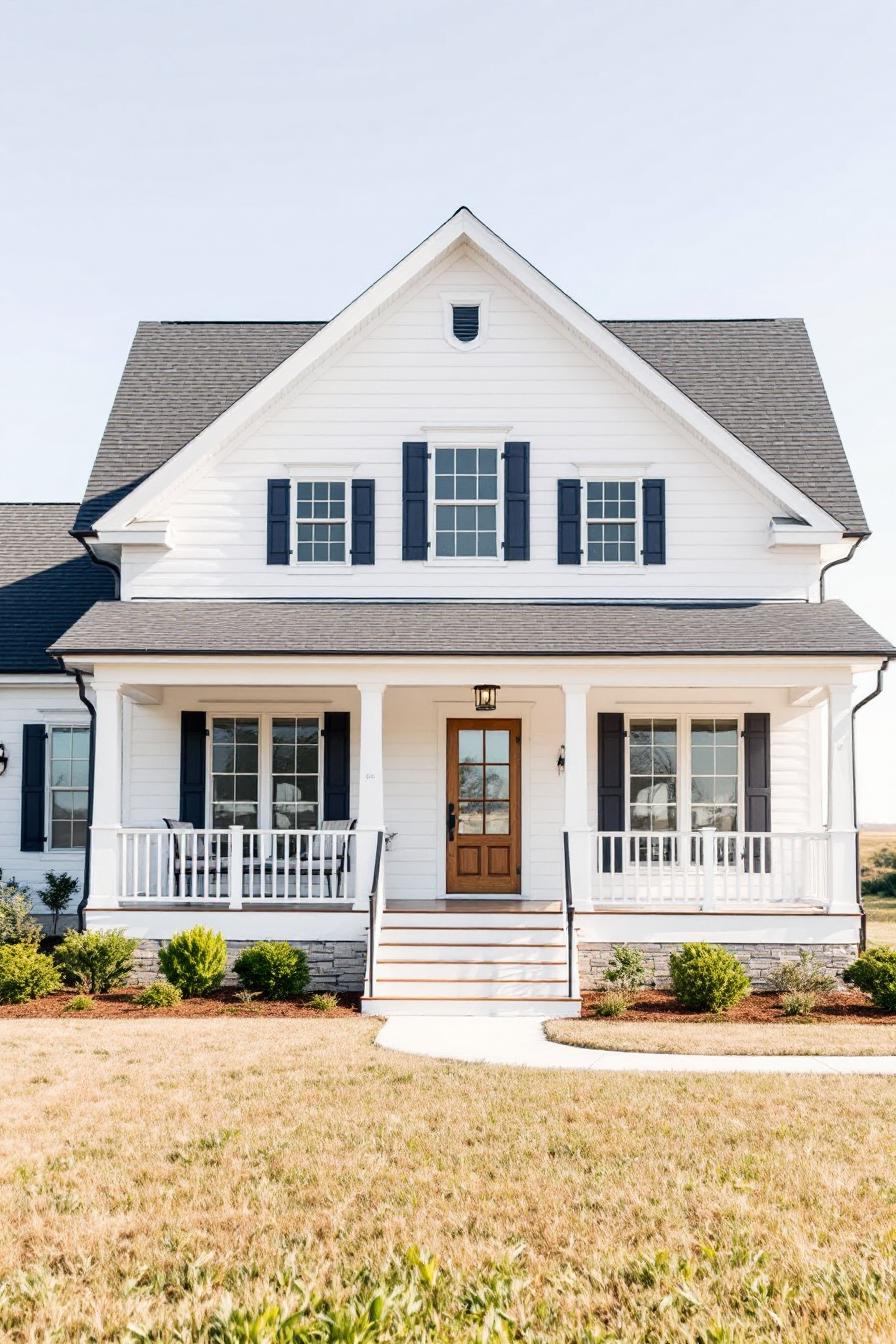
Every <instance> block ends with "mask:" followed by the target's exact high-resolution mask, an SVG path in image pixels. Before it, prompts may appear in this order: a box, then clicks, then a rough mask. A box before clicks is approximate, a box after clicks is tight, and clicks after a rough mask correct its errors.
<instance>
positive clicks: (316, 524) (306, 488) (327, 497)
mask: <svg viewBox="0 0 896 1344" xmlns="http://www.w3.org/2000/svg"><path fill="white" fill-rule="evenodd" d="M294 489H295V528H296V561H297V563H298V564H300V565H301V564H340V565H344V564H345V560H346V535H347V531H346V529H347V525H348V504H347V491H346V483H345V481H296V482H295V487H294Z"/></svg>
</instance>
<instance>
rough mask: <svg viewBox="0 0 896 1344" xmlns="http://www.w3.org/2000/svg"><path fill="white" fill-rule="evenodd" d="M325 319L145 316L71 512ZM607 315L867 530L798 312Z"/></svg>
mask: <svg viewBox="0 0 896 1344" xmlns="http://www.w3.org/2000/svg"><path fill="white" fill-rule="evenodd" d="M325 325H326V324H325V323H323V322H141V323H140V325H139V326H138V328H137V332H136V335H135V337H134V342H133V345H132V346H131V351H130V354H129V355H128V360H127V363H126V365H125V369H124V373H123V374H122V378H121V383H120V385H119V388H118V392H117V394H116V397H115V401H114V403H113V405H112V411H111V414H110V416H109V421H108V424H107V425H106V429H105V432H104V434H103V438H102V441H101V443H100V448H99V452H98V453H97V457H96V461H95V463H94V466H93V470H92V472H91V474H90V480H89V482H88V485H87V491H86V493H85V496H84V502H83V504H82V505H81V508H80V510H79V512H78V518H77V528H78V530H79V531H89V530H90V528H91V527H92V526H93V524H94V523H95V522H96V520H97V519H98V518H99V517H101V515H102V514H103V513H105V512H106V511H107V510H108V509H110V508H111V507H112V505H113V504H115V503H117V501H118V500H119V499H121V498H122V497H123V496H124V495H126V494H127V493H128V491H129V490H132V489H133V488H134V487H135V486H136V485H139V483H140V482H141V481H142V480H143V479H144V478H145V477H146V476H148V475H149V474H150V473H151V472H153V471H155V470H156V468H157V467H160V466H161V465H162V464H163V463H164V462H167V461H168V459H169V458H171V457H173V456H174V454H175V453H176V452H178V450H179V449H180V448H182V447H183V446H184V444H186V443H188V442H189V441H190V440H191V439H192V438H195V436H196V435H197V434H198V433H199V432H200V430H202V429H204V428H205V427H206V425H209V424H210V423H211V422H212V421H213V420H215V419H217V417H218V416H219V415H220V414H221V413H222V412H223V411H225V410H226V409H227V408H228V406H231V405H232V404H233V403H234V402H235V401H237V400H239V398H240V397H241V396H243V395H244V394H245V393H246V392H248V391H249V389H250V388H251V387H254V386H255V384H256V383H258V382H260V380H261V379H262V378H264V377H265V376H266V375H267V374H268V373H270V372H271V371H272V370H273V369H275V368H276V367H277V365H278V364H281V363H282V362H283V360H284V359H286V358H288V356H289V355H291V354H293V353H294V352H295V351H296V350H298V348H299V346H301V345H304V344H305V342H306V341H307V340H309V339H310V337H312V336H313V335H314V334H315V333H316V332H317V331H319V330H320V329H321V327H323V326H325ZM604 325H605V326H606V327H607V328H608V330H610V331H611V332H613V334H614V335H616V336H618V337H619V339H620V340H622V341H624V342H625V343H626V345H628V346H630V347H631V349H632V350H634V351H635V353H636V354H638V355H640V356H641V357H642V358H643V359H645V360H646V361H647V362H648V363H649V364H651V365H653V367H654V368H656V369H657V370H658V371H659V372H660V373H662V374H663V375H664V376H665V377H666V378H668V379H669V380H670V382H672V383H674V384H675V385H676V386H677V387H678V388H679V389H680V390H681V391H682V392H684V393H685V394H686V396H688V397H690V399H691V400H692V401H694V402H696V403H697V405H698V406H700V407H702V408H703V410H705V411H707V412H708V413H709V414H710V415H711V416H713V418H714V419H716V420H718V421H719V423H721V424H723V425H724V426H725V428H726V429H728V430H730V431H731V433H732V434H734V435H736V437H737V438H739V439H740V440H741V441H742V442H743V443H744V444H745V445H746V446H747V447H748V448H750V449H752V451H753V452H755V453H756V454H757V455H758V456H759V457H761V458H762V459H763V461H765V462H767V463H768V464H769V466H771V467H773V468H774V469H775V470H776V471H778V472H780V473H781V475H783V476H784V477H786V479H788V480H789V481H791V482H792V483H793V484H794V485H795V486H797V487H798V489H800V490H802V491H803V492H804V493H805V494H807V495H809V497H810V498H811V499H813V500H815V502H816V503H818V504H820V505H821V506H822V508H824V509H827V510H828V511H829V512H830V513H832V514H833V515H834V517H835V518H837V519H838V520H839V521H840V523H841V524H842V525H843V527H844V528H845V529H846V530H847V531H856V532H864V531H867V524H866V522H865V516H864V513H863V512H862V506H861V503H860V502H859V497H858V494H857V492H856V487H855V482H854V481H853V477H852V472H851V471H850V467H849V463H848V461H847V459H846V454H845V453H844V451H843V445H842V443H841V441H840V435H839V434H838V432H837V426H836V424H835V423H834V417H833V415H832V413H831V408H830V405H829V403H828V399H827V395H826V393H825V390H824V385H823V383H822V381H821V375H820V373H819V371H818V365H817V364H816V362H815V356H814V354H813V351H812V346H811V344H810V342H809V337H808V334H807V332H806V328H805V325H804V324H803V322H801V321H798V320H794V321H776V320H769V321H755V322H737V321H735V322H715V321H707V322H689V321H685V322H605V323H604Z"/></svg>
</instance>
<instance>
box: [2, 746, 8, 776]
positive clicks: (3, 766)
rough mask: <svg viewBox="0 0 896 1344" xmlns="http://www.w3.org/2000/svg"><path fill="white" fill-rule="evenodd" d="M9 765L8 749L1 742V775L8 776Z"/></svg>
mask: <svg viewBox="0 0 896 1344" xmlns="http://www.w3.org/2000/svg"><path fill="white" fill-rule="evenodd" d="M8 765H9V757H8V756H7V754H6V748H5V747H4V745H3V743H2V742H0V775H5V774H6V767H7V766H8Z"/></svg>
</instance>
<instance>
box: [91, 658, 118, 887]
mask: <svg viewBox="0 0 896 1344" xmlns="http://www.w3.org/2000/svg"><path fill="white" fill-rule="evenodd" d="M94 700H95V704H96V727H95V743H94V766H93V824H92V828H91V832H90V891H89V893H88V902H87V903H88V906H91V905H103V906H116V905H118V899H119V895H120V890H119V871H118V869H119V864H118V856H119V844H120V841H119V836H118V829H117V828H118V827H119V826H120V825H121V771H122V760H121V688H120V687H119V686H111V685H103V684H102V683H99V684H98V685H96V686H95V687H94Z"/></svg>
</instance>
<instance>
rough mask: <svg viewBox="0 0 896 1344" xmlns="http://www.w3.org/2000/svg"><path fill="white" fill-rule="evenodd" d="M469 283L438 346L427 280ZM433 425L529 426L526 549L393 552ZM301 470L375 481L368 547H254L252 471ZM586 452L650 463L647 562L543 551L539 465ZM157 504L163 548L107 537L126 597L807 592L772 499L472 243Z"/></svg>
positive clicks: (261, 528)
mask: <svg viewBox="0 0 896 1344" xmlns="http://www.w3.org/2000/svg"><path fill="white" fill-rule="evenodd" d="M482 289H487V290H489V291H490V293H491V304H490V316H489V323H488V330H487V333H486V338H485V340H484V342H483V343H482V344H481V345H480V346H478V347H477V348H476V349H473V350H468V351H465V350H461V349H458V348H456V347H455V346H452V345H449V343H448V342H447V341H446V340H445V338H444V336H443V297H442V296H443V295H445V294H450V293H452V292H458V293H459V292H462V291H464V290H482ZM445 426H465V427H467V428H466V430H465V431H464V433H465V434H467V435H472V441H475V442H482V443H485V442H488V443H492V442H497V443H498V444H499V445H500V444H501V443H503V441H504V440H505V438H506V439H514V440H524V441H528V442H529V443H530V444H531V450H530V472H531V559H530V560H529V561H519V562H513V563H509V564H506V565H503V564H496V563H495V562H491V563H489V562H487V561H482V562H477V563H473V564H469V563H467V564H466V565H461V566H458V565H456V564H452V563H451V562H441V563H423V562H403V561H402V559H401V467H402V461H401V445H402V442H403V441H404V440H426V441H428V442H429V443H430V444H431V445H434V444H436V443H437V442H438V441H440V440H441V441H443V442H451V441H452V439H453V437H454V441H455V442H457V441H464V442H468V441H470V439H469V438H466V439H462V440H457V439H456V436H452V433H451V431H450V430H449V429H446V428H445ZM303 471H311V472H314V473H316V474H317V475H318V476H320V475H321V474H323V475H324V476H326V475H327V474H328V472H329V474H331V475H332V476H333V477H334V478H339V477H348V476H351V475H352V474H354V475H356V476H360V477H365V478H367V477H372V478H373V479H374V480H375V481H376V564H375V565H373V566H357V567H354V568H352V567H351V566H344V565H337V564H333V565H325V566H309V567H306V568H304V569H303V568H301V567H296V566H277V565H274V566H271V565H267V564H266V507H267V506H266V499H267V495H266V482H267V480H268V478H280V477H296V476H301V475H302V472H303ZM601 471H604V472H607V471H609V472H611V473H619V474H621V475H622V476H626V475H630V476H634V477H638V476H650V477H662V478H663V479H665V481H666V513H667V563H666V564H665V565H655V566H651V567H649V568H648V569H647V570H644V569H642V568H640V567H631V568H628V569H626V568H625V567H619V566H613V565H608V566H596V565H587V564H583V565H581V566H563V567H558V565H557V525H556V507H557V505H556V498H557V480H558V478H561V477H577V476H579V475H583V476H587V475H588V473H589V472H593V473H594V474H598V475H599V474H600V473H601ZM165 509H166V511H167V512H168V513H169V514H170V518H171V524H172V527H171V537H172V542H173V544H172V548H171V549H170V550H169V551H167V552H159V551H153V550H151V549H148V548H145V547H144V548H141V547H139V546H136V547H135V546H127V547H125V554H124V557H123V574H122V578H123V594H124V596H125V597H203V596H205V597H231V598H237V597H280V598H287V597H296V596H320V597H359V598H360V597H371V596H375V597H415V596H416V597H440V596H443V597H444V596H459V597H490V596H491V597H504V598H509V597H520V598H532V597H554V598H557V597H575V598H601V597H616V598H638V597H658V598H674V597H678V598H691V599H694V598H709V597H723V598H725V597H727V598H736V597H769V598H772V597H774V598H806V597H807V595H809V593H810V592H811V591H812V590H813V585H814V583H815V575H816V572H817V564H818V550H817V548H811V547H786V548H778V549H772V550H770V549H769V548H768V545H767V541H768V524H769V520H770V518H771V517H772V515H774V514H777V513H782V512H785V510H783V509H782V508H781V507H779V506H778V505H777V504H776V503H775V502H774V501H772V500H771V499H770V498H768V497H766V496H764V495H762V494H761V493H760V492H758V490H757V489H756V488H755V487H754V486H752V485H751V484H750V483H749V482H748V481H747V480H746V479H745V478H744V477H742V476H740V475H737V474H735V473H734V471H733V470H732V469H731V468H729V467H728V466H726V465H725V464H723V463H722V462H721V460H720V459H719V458H718V457H716V456H715V454H714V452H713V451H712V450H710V449H708V448H707V447H706V446H705V445H703V444H702V443H701V442H699V441H698V440H697V439H696V438H695V437H694V436H693V435H692V434H691V433H690V432H689V431H686V430H684V429H683V428H681V427H680V426H679V425H678V424H677V423H675V422H673V421H672V420H671V419H670V418H669V417H668V416H667V415H665V413H663V412H661V411H660V409H659V408H658V407H656V406H655V405H654V404H653V403H651V402H649V401H648V400H647V398H646V397H644V396H643V395H642V394H640V393H639V392H638V391H637V390H636V389H635V388H634V387H633V386H632V385H631V384H629V383H627V382H625V381H624V380H623V379H621V378H620V377H619V376H618V375H616V374H615V373H614V372H612V371H611V370H610V369H609V367H608V366H607V365H606V364H605V363H603V362H602V361H601V360H600V359H599V358H598V357H597V356H596V355H594V354H593V353H592V352H591V351H590V350H589V349H588V348H586V347H585V345H584V344H583V343H581V342H580V341H579V340H578V339H577V338H575V337H573V335H572V334H571V333H569V332H568V331H566V329H565V328H563V327H562V326H561V325H560V324H559V323H558V322H557V320H556V319H554V318H553V317H551V316H550V315H549V314H548V313H547V312H546V311H545V310H543V309H542V308H540V307H539V306H538V305H537V304H536V303H535V302H534V301H533V300H531V299H529V298H528V297H527V296H526V295H525V294H524V293H523V292H522V291H521V290H519V289H518V288H517V287H515V286H514V285H513V284H511V283H510V282H509V281H508V280H507V279H506V278H504V277H502V276H500V275H499V274H498V273H497V272H494V271H492V270H491V269H489V268H488V267H486V266H485V265H484V263H482V262H481V261H479V260H477V259H475V258H474V257H473V255H472V254H471V253H466V254H461V255H460V256H458V257H457V258H456V259H455V260H453V261H452V262H450V263H449V264H446V265H445V266H444V267H443V269H442V270H441V271H440V272H439V273H437V274H432V275H430V276H428V277H426V278H424V279H422V280H421V281H420V282H419V283H418V285H417V286H416V288H415V289H414V290H413V291H412V292H410V293H409V294H408V295H407V296H405V297H404V298H403V299H402V300H400V301H398V302H397V303H396V305H395V306H393V307H391V308H390V309H389V310H388V311H387V312H386V313H385V314H383V315H382V316H381V317H380V318H379V319H377V320H376V321H375V322H374V323H373V324H372V325H371V326H369V327H367V328H365V329H364V330H363V331H362V332H360V333H359V334H358V335H357V336H356V337H355V338H354V339H353V340H352V341H351V342H350V343H349V344H348V345H347V346H346V347H345V348H343V349H342V350H340V351H338V352H336V353H335V354H334V355H333V356H332V357H331V358H330V359H329V360H328V361H327V363H326V364H325V365H324V366H322V367H321V369H320V370H318V371H317V372H316V373H315V374H314V375H313V377H311V378H310V379H309V381H308V382H306V383H303V384H301V385H299V386H298V387H297V388H296V389H295V390H294V391H292V392H291V393H290V394H288V395H287V396H285V397H284V398H283V399H282V401H280V402H279V403H278V404H277V405H275V406H274V407H272V408H270V409H269V410H268V412H267V413H266V414H265V415H264V416H263V417H262V418H261V419H259V420H258V421H257V422H256V423H255V424H254V425H253V426H251V427H250V428H249V429H247V430H245V431H243V432H242V433H240V434H239V435H238V436H237V437H236V438H235V440H234V441H233V442H232V444H231V445H230V446H229V448H227V449H226V450H225V451H224V454H223V456H219V457H218V458H217V460H216V461H215V462H214V463H213V464H211V465H210V466H207V467H205V468H202V469H200V470H198V471H197V473H196V474H195V475H194V476H193V477H192V478H190V479H189V480H188V481H186V482H184V483H183V484H182V485H181V486H179V487H178V489H177V491H176V492H175V494H174V495H173V496H172V498H171V500H170V501H166V503H165ZM430 540H431V541H432V538H430ZM433 549H434V548H433Z"/></svg>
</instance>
